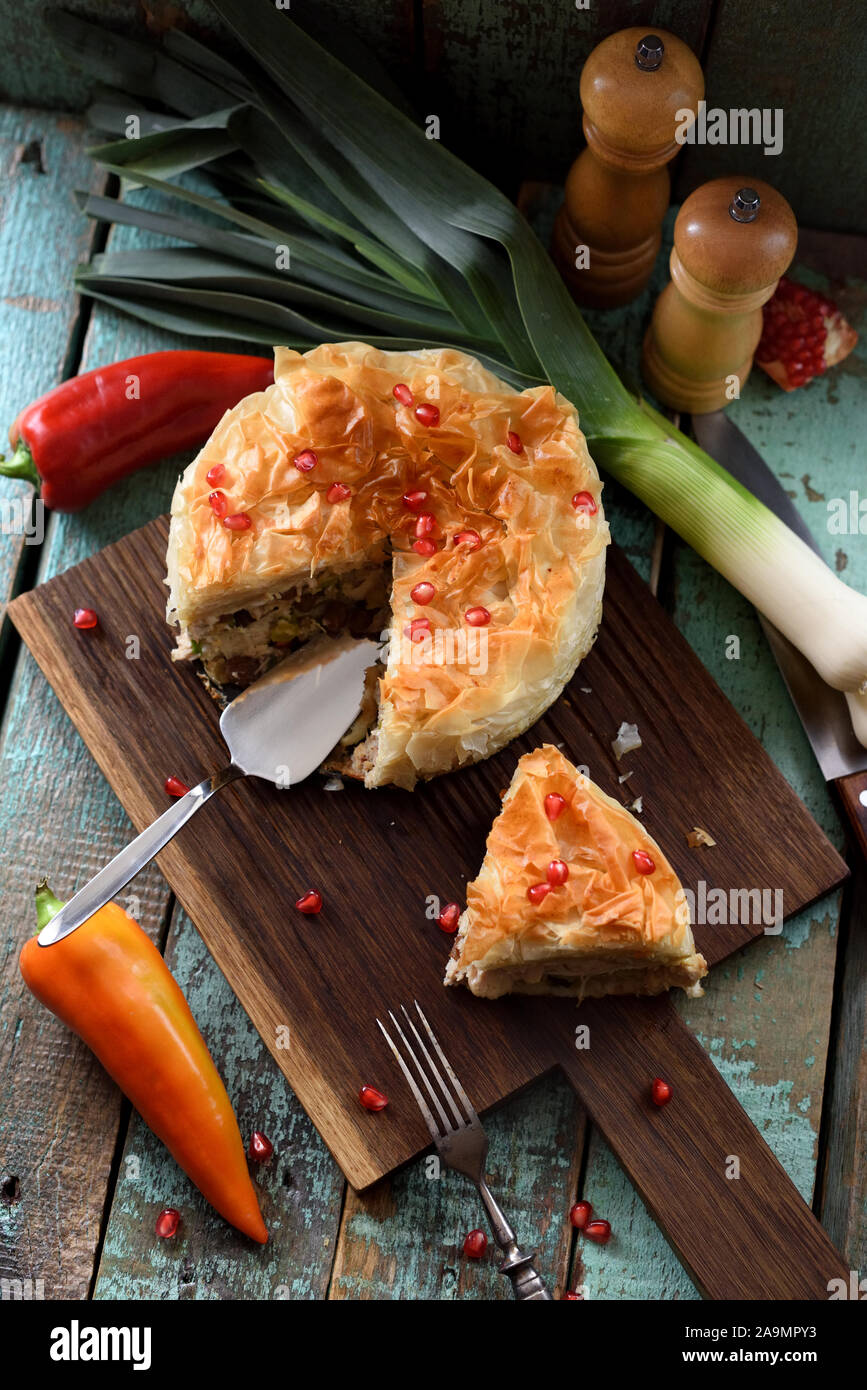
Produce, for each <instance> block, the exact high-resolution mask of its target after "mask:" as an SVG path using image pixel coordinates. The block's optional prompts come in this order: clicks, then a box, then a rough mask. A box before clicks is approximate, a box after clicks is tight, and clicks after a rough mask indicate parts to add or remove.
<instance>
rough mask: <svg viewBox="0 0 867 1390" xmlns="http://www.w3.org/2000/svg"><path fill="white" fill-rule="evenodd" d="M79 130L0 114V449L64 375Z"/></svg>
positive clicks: (20, 519) (0, 502)
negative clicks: (24, 411)
mask: <svg viewBox="0 0 867 1390" xmlns="http://www.w3.org/2000/svg"><path fill="white" fill-rule="evenodd" d="M82 136H83V130H82V128H81V125H80V124H79V123H78V122H76V121H74V120H59V119H58V118H57V117H56V116H54V115H52V114H51V113H49V112H47V111H41V110H28V111H25V110H21V109H20V108H15V107H8V108H5V109H2V110H0V187H2V190H3V195H2V196H3V201H2V224H0V287H2V288H0V296H2V298H0V451H5V450H6V449H7V448H8V440H7V435H6V432H7V430H8V429H9V427H10V425H11V424H12V421H13V420H14V419H15V416H16V415H17V414H18V412H19V410H20V409H21V408H22V406H25V405H26V404H27V403H28V402H29V401H31V400H34V399H35V398H36V397H37V396H40V395H41V394H42V392H43V391H46V390H48V388H49V387H50V386H53V385H54V384H55V382H56V381H58V380H59V379H60V377H61V376H62V375H63V371H64V367H65V365H66V362H67V359H68V357H69V353H70V348H71V340H72V336H73V334H74V331H75V325H76V323H77V321H78V314H79V303H78V298H77V296H76V295H75V294H74V293H73V290H72V271H73V269H74V267H75V265H76V263H77V262H78V261H79V260H81V259H82V258H83V257H84V255H85V254H86V251H87V248H88V246H89V244H90V239H91V236H92V232H93V228H92V226H91V225H90V224H89V223H88V222H87V221H86V220H85V218H83V217H79V216H76V215H75V213H74V209H73V207H72V190H73V189H74V188H75V187H76V186H81V187H88V186H89V185H90V183H91V181H92V180H95V178H96V177H98V176H96V175H95V171H94V170H93V166H92V165H91V164H90V163H89V161H88V160H87V158H86V157H85V154H84V150H83V143H82ZM32 498H33V489H32V488H31V486H30V485H29V483H23V482H19V481H17V480H13V479H11V478H0V644H2V642H3V641H4V640H5V637H6V635H7V631H8V627H7V624H6V621H5V616H4V615H5V608H6V603H7V602H8V600H9V599H10V598H11V597H12V596H13V594H14V593H15V591H16V588H17V585H18V583H19V579H20V574H21V568H22V565H23V563H24V559H25V555H26V553H27V551H28V549H29V547H30V546H31V545H33V546H38V545H39V543H40V541H41V538H42V534H43V530H44V527H43V525H42V513H41V509H37V510H36V512H34V511H33V509H32Z"/></svg>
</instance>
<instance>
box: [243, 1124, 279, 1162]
mask: <svg viewBox="0 0 867 1390" xmlns="http://www.w3.org/2000/svg"><path fill="white" fill-rule="evenodd" d="M247 1152H248V1154H249V1155H250V1157H251V1158H252V1160H253V1162H254V1163H264V1162H265V1160H266V1159H268V1158H270V1157H271V1155H272V1153H273V1152H274V1145H273V1144H272V1143H271V1140H270V1139H269V1138H268V1136H267V1134H263V1133H262V1131H261V1129H254V1130H253V1133H252V1134H251V1135H250V1147H249V1149H248V1150H247Z"/></svg>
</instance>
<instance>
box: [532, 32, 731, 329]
mask: <svg viewBox="0 0 867 1390" xmlns="http://www.w3.org/2000/svg"><path fill="white" fill-rule="evenodd" d="M703 96H704V77H703V76H702V71H701V67H700V66H699V62H698V59H697V58H696V57H695V54H694V53H693V52H692V50H691V49H689V48H688V47H687V46H686V44H685V43H683V41H682V40H681V39H679V38H677V37H676V36H675V35H674V34H669V33H668V32H667V31H666V30H664V29H660V30H659V31H658V32H657V33H656V34H648V33H647V31H646V30H645V29H638V28H633V29H621V30H620V32H619V33H617V34H611V35H610V36H609V38H607V39H603V41H602V43H600V44H597V46H596V48H594V49H593V52H592V53H591V54H590V57H589V58H588V59H587V62H586V63H585V64H584V67H583V69H582V72H581V105H582V106H583V108H584V118H583V126H584V134H585V136H586V137H587V148H586V149H584V150H582V152H581V154H580V155H579V156H578V158H577V159H576V161H575V163H574V164H573V165H572V168H571V169H570V171H569V177H568V178H567V180H566V197H565V202H564V203H563V206H562V207H561V209H560V212H559V214H558V216H557V221H556V224H555V226H554V236H553V242H552V248H551V249H552V254H553V256H554V260H555V261H556V263H557V268H558V269H559V271H560V274H561V275H562V276H563V279H564V280H565V281H566V284H567V285H568V287H569V290H570V291H571V293H572V296H573V298H574V299H576V300H577V301H578V303H579V304H587V305H589V306H591V307H594V308H603V309H604V308H611V307H613V306H614V305H617V304H628V303H629V301H630V300H631V299H634V298H635V296H636V295H637V294H640V292H641V291H642V290H643V289H644V286H645V285H646V284H647V281H648V279H649V278H650V273H651V271H652V270H653V263H654V261H655V260H656V255H657V252H658V251H659V247H660V243H661V240H662V232H661V226H662V219H663V217H664V216H665V211H666V208H667V207H668V203H669V196H670V180H669V176H668V169H667V168H666V165H667V164H668V162H669V160H671V159H673V158H674V156H675V155H676V154H677V151H678V150H679V148H680V146H679V144H678V143H677V141H676V140H675V133H676V131H677V130H678V129H679V127H680V126H681V125H682V123H683V112H684V111H686V110H690V111H692V112H693V113H695V112H696V110H697V108H698V103H699V101H700V100H701V98H702V97H703ZM678 113H681V118H680V119H679V118H678Z"/></svg>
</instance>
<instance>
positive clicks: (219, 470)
mask: <svg viewBox="0 0 867 1390" xmlns="http://www.w3.org/2000/svg"><path fill="white" fill-rule="evenodd" d="M225 476H226V465H225V464H224V463H215V464H214V466H213V468H209V469H208V471H207V473H206V474H205V477H206V478H207V480H208V482H209V483H210V484H211V487H219V486H220V483H221V482H222V481H223V479H224V478H225Z"/></svg>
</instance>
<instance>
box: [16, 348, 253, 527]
mask: <svg viewBox="0 0 867 1390" xmlns="http://www.w3.org/2000/svg"><path fill="white" fill-rule="evenodd" d="M273 380H274V364H273V362H272V360H271V358H270V357H245V356H242V355H240V354H234V353H227V352H186V351H172V352H149V353H145V354H144V355H143V356H142V357H129V358H127V360H126V361H125V362H113V363H112V364H111V365H110V366H108V367H97V368H96V370H95V371H92V372H84V373H83V374H82V375H81V376H74V377H70V378H69V380H68V381H63V382H61V384H60V385H59V386H55V388H54V390H53V391H49V392H48V393H47V395H45V396H40V398H39V400H38V401H34V402H33V404H32V405H28V406H27V407H26V408H25V409H24V410H22V412H21V414H20V415H19V416H18V418H17V420H16V421H15V423H14V425H13V426H12V428H11V430H10V431H9V439H10V442H11V443H12V446H13V448H14V450H15V452H14V454H13V455H12V457H11V458H9V459H0V473H3V474H6V475H7V476H8V477H14V478H26V479H28V480H29V481H30V482H32V483H34V484H35V485H36V486H37V487H40V488H41V495H42V500H43V502H44V503H45V505H46V506H47V507H53V508H55V509H56V510H57V511H61V512H75V511H78V510H79V508H81V507H84V506H86V505H87V503H88V502H92V501H93V499H94V498H95V497H98V496H99V494H100V493H101V492H104V491H105V489H106V488H107V487H109V486H110V485H111V484H112V483H114V482H117V481H118V479H119V478H124V477H126V475H127V474H128V473H133V472H135V470H136V469H138V468H143V467H144V466H145V464H148V463H155V462H156V461H157V460H158V459H161V458H167V457H168V456H169V455H170V454H176V453H180V452H181V450H183V449H192V448H194V447H195V446H196V445H197V444H203V443H204V442H205V440H206V439H207V437H208V435H209V434H210V433H211V431H212V430H213V429H214V427H215V426H216V425H217V424H218V422H219V421H220V419H221V418H222V416H223V414H224V413H225V412H226V411H227V410H229V409H230V408H231V406H233V405H237V403H238V401H240V400H242V399H243V397H244V396H248V395H250V393H251V392H253V391H263V390H264V389H265V387H266V386H268V385H270V384H271V382H272V381H273Z"/></svg>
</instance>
